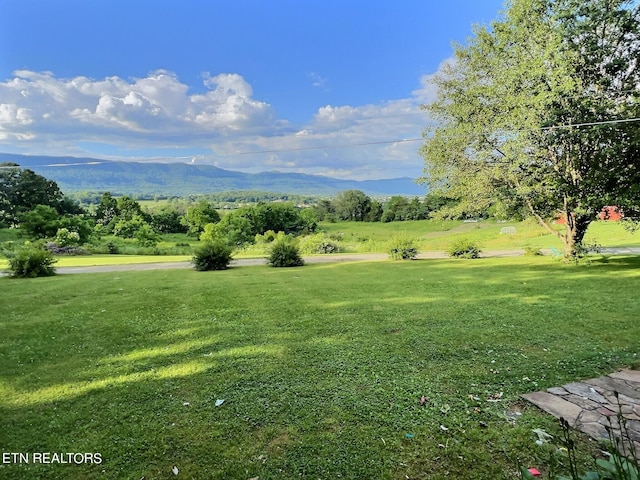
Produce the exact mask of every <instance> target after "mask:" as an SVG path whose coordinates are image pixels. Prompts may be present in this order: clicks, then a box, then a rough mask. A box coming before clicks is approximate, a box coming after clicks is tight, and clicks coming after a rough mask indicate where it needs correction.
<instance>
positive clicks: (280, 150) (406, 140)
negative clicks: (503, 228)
mask: <svg viewBox="0 0 640 480" xmlns="http://www.w3.org/2000/svg"><path fill="white" fill-rule="evenodd" d="M638 121H640V117H635V118H625V119H619V120H603V121H599V122H583V123H572V124H567V125H552V126H548V127H540V128H532V129H525V130H511V132H512V133H522V132H532V131H549V130H559V129H567V128H576V127H595V126H600V125H614V124H620V123H633V122H638ZM434 132H435V131H429V132H425V136H424V137H420V138H402V139H396V140H380V141H372V142H361V143H345V144H337V145H324V146H313V147H294V148H278V149H272V150H254V151H239V152H231V153H222V154H218V156H220V157H230V156H236V155H238V156H239V155H263V154H267V153H286V152H300V151H310V150H329V149H336V148H353V147H367V146H372V145H390V144H394V143H411V142H421V141H424V140H425V139H426V138H427V137H428V135H429V134H432V133H434ZM503 133H509V130H507V131H504V132H503ZM180 158H185V157H180ZM101 163H104V162H100V161H95V162H77V163H52V164H46V165H37V166H36V167H29V166H22V165H20V166H19V167H15V166H0V169H9V168H37V167H68V166H74V165H99V164H101Z"/></svg>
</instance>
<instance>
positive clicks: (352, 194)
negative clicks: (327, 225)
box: [333, 190, 371, 222]
mask: <svg viewBox="0 0 640 480" xmlns="http://www.w3.org/2000/svg"><path fill="white" fill-rule="evenodd" d="M333 205H334V208H335V212H336V215H338V218H340V219H341V220H351V221H355V222H364V221H365V220H367V217H368V215H369V213H370V212H371V198H369V197H368V196H367V195H366V194H365V193H364V192H362V191H361V190H345V191H343V192H339V193H338V194H337V195H336V198H335V199H334V200H333Z"/></svg>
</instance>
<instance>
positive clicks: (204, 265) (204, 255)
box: [191, 240, 233, 272]
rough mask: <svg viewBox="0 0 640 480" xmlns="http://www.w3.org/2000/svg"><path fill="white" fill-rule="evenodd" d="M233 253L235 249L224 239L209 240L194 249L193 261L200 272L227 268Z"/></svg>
mask: <svg viewBox="0 0 640 480" xmlns="http://www.w3.org/2000/svg"><path fill="white" fill-rule="evenodd" d="M232 253H233V249H232V248H231V247H230V246H229V245H228V244H227V243H226V242H224V241H222V240H212V241H207V242H205V243H204V244H203V245H202V246H201V247H198V248H196V249H195V250H194V253H193V258H192V259H191V263H193V265H194V268H195V269H196V270H198V271H199V272H205V271H209V270H225V269H227V268H228V267H229V263H231V260H233V257H232Z"/></svg>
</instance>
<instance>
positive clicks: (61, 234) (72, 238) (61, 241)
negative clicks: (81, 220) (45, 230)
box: [54, 228, 80, 247]
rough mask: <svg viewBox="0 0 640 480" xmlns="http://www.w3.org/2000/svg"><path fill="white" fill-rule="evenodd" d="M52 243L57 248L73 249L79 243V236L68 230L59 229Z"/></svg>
mask: <svg viewBox="0 0 640 480" xmlns="http://www.w3.org/2000/svg"><path fill="white" fill-rule="evenodd" d="M54 242H55V244H56V245H57V246H58V247H74V246H76V245H78V244H79V243H80V234H79V233H78V232H71V231H69V229H68V228H59V229H58V231H57V232H56V238H55V239H54Z"/></svg>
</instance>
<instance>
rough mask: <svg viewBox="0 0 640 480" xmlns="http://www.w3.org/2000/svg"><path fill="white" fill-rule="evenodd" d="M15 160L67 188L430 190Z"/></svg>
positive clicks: (175, 167)
mask: <svg viewBox="0 0 640 480" xmlns="http://www.w3.org/2000/svg"><path fill="white" fill-rule="evenodd" d="M2 162H14V163H17V164H19V165H20V166H21V167H23V168H29V169H31V170H33V171H34V172H36V173H38V174H40V175H42V176H44V177H46V178H49V179H51V180H54V181H55V182H56V183H57V184H58V185H59V186H60V189H61V190H62V191H63V192H67V193H73V192H78V191H83V190H87V191H98V192H106V191H109V192H112V193H114V194H123V195H125V194H126V195H134V194H141V195H174V196H185V195H191V194H205V193H213V192H223V191H232V190H257V191H265V192H277V193H291V194H299V195H334V194H336V193H337V192H340V191H343V190H362V191H363V192H365V193H366V194H367V195H373V196H384V195H410V196H414V195H424V194H425V188H424V187H421V186H419V185H417V184H416V183H415V182H414V180H413V179H411V178H409V177H400V178H390V179H383V180H361V181H359V180H341V179H337V178H331V177H325V176H321V175H307V174H302V173H282V172H276V171H271V172H261V173H243V172H236V171H233V170H225V169H222V168H218V167H215V166H213V165H192V164H187V163H142V162H125V161H117V162H116V161H110V160H100V159H97V158H79V157H52V156H45V155H20V154H13V153H0V163H2Z"/></svg>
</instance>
